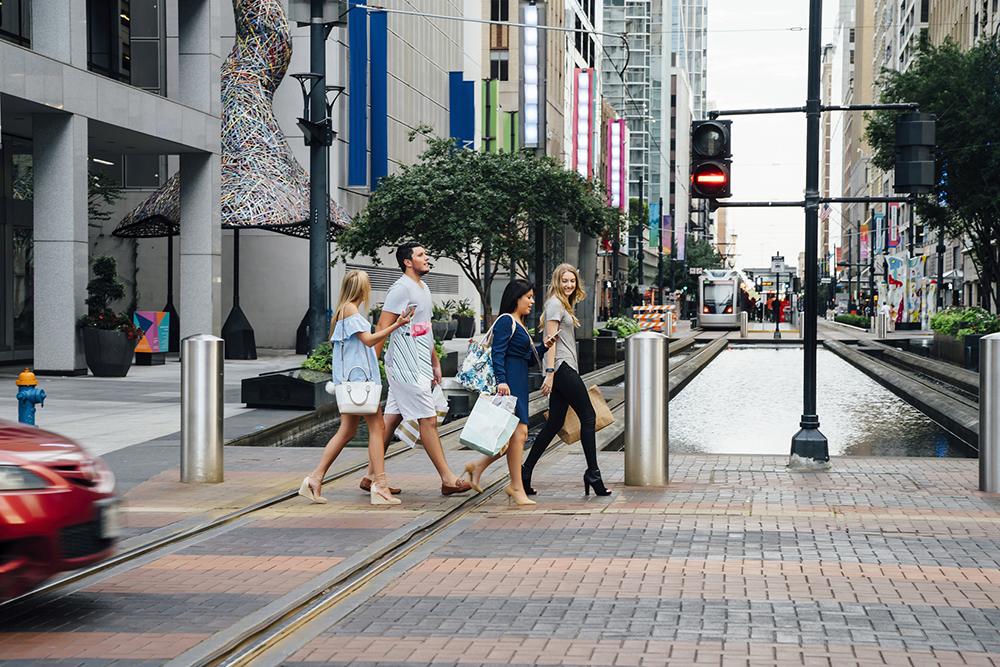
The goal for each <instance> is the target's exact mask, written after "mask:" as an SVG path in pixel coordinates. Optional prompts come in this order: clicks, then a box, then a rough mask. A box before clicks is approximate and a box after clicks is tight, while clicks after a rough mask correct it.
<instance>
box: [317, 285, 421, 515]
mask: <svg viewBox="0 0 1000 667" xmlns="http://www.w3.org/2000/svg"><path fill="white" fill-rule="evenodd" d="M371 291H372V288H371V281H370V280H369V279H368V274H367V273H365V272H364V271H348V272H347V274H346V275H345V276H344V283H343V285H341V287H340V302H339V303H338V304H337V310H336V311H335V313H334V317H333V325H332V327H331V329H332V331H331V332H330V344H331V347H332V348H333V350H332V362H333V363H332V365H331V368H332V372H331V375H332V376H333V383H334V384H341V383H343V382H346V381H347V380H354V381H365V382H381V376H380V375H379V370H378V359H377V358H376V357H375V350H373V349H372V348H374V347H375V346H376V345H378V344H379V343H380V342H382V341H383V340H385V339H386V337H388V336H389V334H391V333H392V332H393V331H395V330H396V329H398V328H399V327H401V326H404V325H406V324H408V323H409V321H410V318H412V317H413V312H412V311H411V310H407V311H406V312H404V313H402V314H400V315H399V317H397V318H396V321H395V322H394V323H393V324H392V325H391V326H389V327H387V328H385V329H382V330H381V331H379V332H378V333H372V325H371V322H369V321H368V319H367V318H365V316H364V315H362V314H361V307H362V306H365V305H367V304H368V300H369V298H370V297H371ZM348 375H350V377H348ZM362 375H364V377H362ZM362 416H363V417H364V418H365V422H366V423H367V424H368V461H369V465H370V469H371V471H372V473H373V478H374V479H373V480H372V485H371V489H370V492H369V493H370V498H371V504H372V505H398V504H399V502H400V501H399V499H398V498H394V497H393V496H392V493H391V492H390V490H389V482H388V480H386V477H385V448H384V446H383V435H382V433H383V429H384V424H383V420H382V411H381V410H379V411H378V412H376V413H375V414H373V415H341V416H340V428H339V429H338V430H337V433H336V434H335V435H334V436H333V437H332V438H330V441H329V442H328V443H326V447H324V448H323V455H322V456H321V457H320V460H319V464H317V466H316V468H315V470H313V471H312V472H311V473H310V474H309V475H307V476H306V477H305V479H303V480H302V485H301V486H300V487H299V495H301V496H303V497H305V498H308V499H309V500H311V501H313V502H314V503H325V502H326V498H324V497H323V496H322V495H321V493H322V490H323V478H324V477H325V476H326V471H327V470H329V469H330V466H331V465H332V464H333V462H334V460H335V459H336V458H337V456H338V455H339V454H340V452H341V451H342V450H343V449H344V446H345V445H346V444H347V443H348V442H350V441H351V438H353V437H354V434H355V433H357V430H358V424H359V423H360V421H361V417H362Z"/></svg>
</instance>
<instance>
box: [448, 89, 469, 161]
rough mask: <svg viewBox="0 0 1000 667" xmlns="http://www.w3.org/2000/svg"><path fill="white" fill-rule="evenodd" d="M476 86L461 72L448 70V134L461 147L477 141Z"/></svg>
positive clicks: (466, 146) (467, 146)
mask: <svg viewBox="0 0 1000 667" xmlns="http://www.w3.org/2000/svg"><path fill="white" fill-rule="evenodd" d="M475 95H476V86H475V83H474V82H472V81H465V80H464V79H463V78H462V73H461V72H448V134H449V136H451V138H452V139H454V140H455V145H456V146H458V147H459V148H470V149H471V148H474V147H475V143H476V97H475Z"/></svg>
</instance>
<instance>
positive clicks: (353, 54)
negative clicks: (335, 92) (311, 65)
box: [347, 0, 368, 186]
mask: <svg viewBox="0 0 1000 667" xmlns="http://www.w3.org/2000/svg"><path fill="white" fill-rule="evenodd" d="M347 40H348V49H347V52H348V57H349V58H350V68H349V70H348V85H349V86H350V87H349V88H348V90H347V94H348V95H349V100H348V123H347V128H348V137H347V141H348V143H347V184H348V185H355V186H366V185H368V9H367V7H365V2H364V0H351V9H350V11H349V12H348V14H347Z"/></svg>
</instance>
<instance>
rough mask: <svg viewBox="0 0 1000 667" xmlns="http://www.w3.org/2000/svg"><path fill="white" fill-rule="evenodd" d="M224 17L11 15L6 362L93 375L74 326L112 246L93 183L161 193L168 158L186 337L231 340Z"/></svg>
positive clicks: (44, 9)
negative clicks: (141, 185)
mask: <svg viewBox="0 0 1000 667" xmlns="http://www.w3.org/2000/svg"><path fill="white" fill-rule="evenodd" d="M222 4H223V3H222V2H221V0H184V1H181V0H163V1H162V2H152V3H145V4H144V3H143V2H141V1H137V2H133V3H131V8H129V6H128V3H126V4H125V5H124V6H121V7H120V6H118V4H117V3H116V2H113V1H112V0H105V1H101V2H92V3H84V2H81V1H76V2H65V3H63V2H39V1H37V0H34V1H33V0H8V1H7V2H4V3H3V8H2V11H3V12H4V16H3V18H4V21H3V26H4V29H3V32H2V33H0V114H2V116H0V127H2V132H3V161H2V168H0V170H2V172H3V178H2V182H3V184H4V189H3V193H2V194H3V206H2V207H0V229H2V238H3V243H2V250H0V267H2V268H0V291H2V293H3V295H4V298H3V299H0V303H2V304H3V306H2V310H3V312H2V313H0V360H3V359H9V360H12V359H26V358H33V359H34V365H35V367H36V368H37V369H38V370H39V371H41V372H49V373H60V374H77V373H82V372H85V364H84V359H83V353H82V343H81V338H80V336H79V333H78V331H77V330H76V321H77V319H78V318H79V317H80V316H81V315H83V314H84V313H85V306H84V299H85V298H86V285H87V280H88V274H89V271H88V266H89V259H90V258H91V255H92V254H93V252H94V251H95V250H97V251H100V247H99V245H100V243H99V242H100V238H101V236H102V233H103V229H102V227H101V226H100V225H99V224H97V223H95V222H94V221H93V220H91V219H90V217H89V215H88V195H89V192H90V182H91V180H92V179H93V174H94V173H96V172H97V171H99V169H97V168H96V167H98V166H99V167H109V166H111V167H114V166H119V167H120V168H121V172H120V173H121V174H122V178H123V179H124V180H125V184H126V185H127V184H128V179H129V178H130V177H135V179H136V181H138V182H141V181H142V180H143V177H144V176H148V177H150V178H154V179H156V180H157V183H156V184H157V185H158V179H159V178H160V177H162V174H161V173H160V166H159V165H160V163H161V160H160V158H159V156H163V155H171V156H174V159H173V162H174V164H175V165H176V167H177V168H179V169H180V173H181V201H180V206H181V211H182V213H183V214H184V217H185V224H184V225H182V227H181V233H180V240H179V243H178V244H177V246H178V250H179V253H178V255H179V257H178V261H179V267H180V271H179V275H180V280H179V309H180V316H181V326H182V329H181V332H182V335H187V334H193V333H217V332H218V331H219V329H220V326H221V315H222V290H221V287H222V285H221V274H222V248H221V236H222V235H221V228H220V217H219V182H220V177H219V171H220V167H219V146H220V132H219V119H220V102H219V76H218V72H219V66H220V63H221V59H222V44H221V40H220V35H221V26H220V22H221V16H222ZM125 9H128V11H127V12H126V11H125ZM99 156H105V157H99ZM107 156H112V157H113V159H106V157H107ZM153 156H155V157H153ZM102 163H110V164H102ZM144 172H146V173H144Z"/></svg>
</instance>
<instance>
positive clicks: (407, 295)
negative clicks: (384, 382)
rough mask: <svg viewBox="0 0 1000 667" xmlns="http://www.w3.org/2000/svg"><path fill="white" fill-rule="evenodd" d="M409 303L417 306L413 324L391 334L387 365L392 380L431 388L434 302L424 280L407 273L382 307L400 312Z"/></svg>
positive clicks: (388, 295)
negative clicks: (416, 278)
mask: <svg viewBox="0 0 1000 667" xmlns="http://www.w3.org/2000/svg"><path fill="white" fill-rule="evenodd" d="M410 304H414V305H416V307H417V309H416V311H415V312H414V314H413V319H412V320H411V321H410V324H409V325H407V326H405V327H401V328H399V329H398V330H396V332H395V333H394V334H392V336H391V337H390V339H389V349H388V351H387V352H386V355H385V367H386V371H387V373H388V375H389V378H390V379H392V380H395V381H397V382H405V383H407V384H411V385H418V386H421V387H423V386H424V385H426V388H427V389H428V390H429V389H430V383H429V380H430V378H431V377H433V370H432V368H431V350H432V349H433V347H434V335H433V334H432V333H431V316H432V313H433V309H434V301H433V300H432V299H431V290H430V288H429V287H427V284H426V283H425V282H423V281H420V282H419V283H418V282H416V281H415V280H413V279H411V278H410V277H408V276H406V275H405V274H404V275H402V276H400V277H399V280H397V281H396V282H394V283H393V284H392V287H390V288H389V291H388V292H387V293H386V295H385V303H384V304H383V305H382V310H384V311H385V312H389V313H396V314H397V315H399V314H402V313H404V312H405V311H406V309H407V307H408V306H409V305H410Z"/></svg>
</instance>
